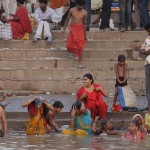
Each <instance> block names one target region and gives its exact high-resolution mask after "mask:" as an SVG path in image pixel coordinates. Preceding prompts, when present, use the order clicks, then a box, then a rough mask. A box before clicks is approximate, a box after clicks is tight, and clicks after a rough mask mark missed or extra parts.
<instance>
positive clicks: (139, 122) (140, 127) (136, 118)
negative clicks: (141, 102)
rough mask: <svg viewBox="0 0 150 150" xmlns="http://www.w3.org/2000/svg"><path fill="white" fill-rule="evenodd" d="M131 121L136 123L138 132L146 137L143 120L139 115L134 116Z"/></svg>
mask: <svg viewBox="0 0 150 150" xmlns="http://www.w3.org/2000/svg"><path fill="white" fill-rule="evenodd" d="M132 120H133V121H135V122H137V125H138V130H139V131H141V132H142V133H143V134H144V135H147V128H146V126H145V123H144V119H143V117H142V116H141V115H140V114H135V115H134V116H133V117H132Z"/></svg>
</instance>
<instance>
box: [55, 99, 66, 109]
mask: <svg viewBox="0 0 150 150" xmlns="http://www.w3.org/2000/svg"><path fill="white" fill-rule="evenodd" d="M53 107H54V108H61V109H62V108H63V107H64V105H63V104H62V103H61V102H60V101H55V102H54V104H53Z"/></svg>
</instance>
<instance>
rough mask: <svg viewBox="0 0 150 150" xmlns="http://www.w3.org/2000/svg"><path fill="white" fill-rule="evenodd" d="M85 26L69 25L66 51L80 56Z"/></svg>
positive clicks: (83, 42) (83, 44) (83, 43)
mask: <svg viewBox="0 0 150 150" xmlns="http://www.w3.org/2000/svg"><path fill="white" fill-rule="evenodd" d="M85 43H86V42H85V28H84V25H83V24H72V25H70V33H69V35H68V39H67V43H66V48H67V50H68V52H70V53H73V54H76V56H78V57H80V56H81V55H82V53H83V49H84V47H85Z"/></svg>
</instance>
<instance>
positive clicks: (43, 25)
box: [35, 21, 52, 39]
mask: <svg viewBox="0 0 150 150" xmlns="http://www.w3.org/2000/svg"><path fill="white" fill-rule="evenodd" d="M42 32H43V34H44V38H47V37H50V38H52V35H51V32H50V24H49V23H48V22H47V21H40V22H39V23H38V27H37V30H36V34H35V38H38V39H41V36H42Z"/></svg>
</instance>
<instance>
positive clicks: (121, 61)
mask: <svg viewBox="0 0 150 150" xmlns="http://www.w3.org/2000/svg"><path fill="white" fill-rule="evenodd" d="M125 59H126V58H125V56H124V55H119V56H118V63H116V64H115V72H116V84H115V95H114V102H113V105H115V104H116V101H117V96H118V89H117V87H118V86H126V85H127V63H125Z"/></svg>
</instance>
